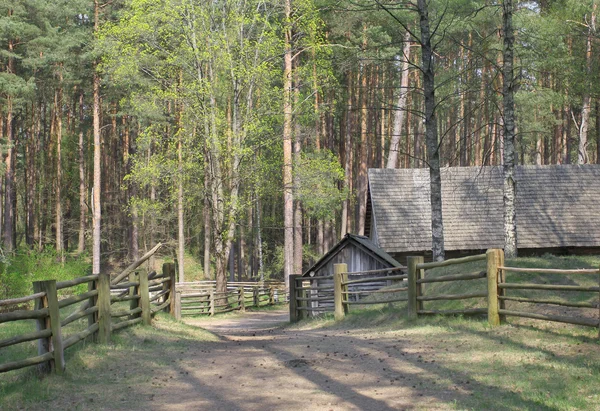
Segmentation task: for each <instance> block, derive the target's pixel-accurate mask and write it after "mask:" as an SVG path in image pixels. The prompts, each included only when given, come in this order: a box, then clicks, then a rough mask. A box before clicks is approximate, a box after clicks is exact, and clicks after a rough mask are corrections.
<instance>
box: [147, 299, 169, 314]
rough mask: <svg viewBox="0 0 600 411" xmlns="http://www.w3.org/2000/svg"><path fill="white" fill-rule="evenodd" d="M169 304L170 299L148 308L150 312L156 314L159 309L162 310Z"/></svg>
mask: <svg viewBox="0 0 600 411" xmlns="http://www.w3.org/2000/svg"><path fill="white" fill-rule="evenodd" d="M170 304H171V301H169V300H167V301H163V303H162V304H159V305H157V306H155V307H151V308H150V313H151V314H156V313H157V312H159V311H160V310H164V309H165V308H167V307H169V305H170Z"/></svg>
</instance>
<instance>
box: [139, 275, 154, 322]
mask: <svg viewBox="0 0 600 411" xmlns="http://www.w3.org/2000/svg"><path fill="white" fill-rule="evenodd" d="M139 280H140V288H139V290H140V300H139V302H140V305H139V307H140V308H141V309H142V322H143V324H144V325H150V324H152V313H151V312H150V292H149V291H148V271H147V270H140V271H139Z"/></svg>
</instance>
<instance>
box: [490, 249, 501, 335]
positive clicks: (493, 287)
mask: <svg viewBox="0 0 600 411" xmlns="http://www.w3.org/2000/svg"><path fill="white" fill-rule="evenodd" d="M499 251H500V252H502V250H497V249H491V250H488V251H487V253H486V256H487V289H488V292H487V294H488V295H487V297H488V301H487V304H488V324H489V325H490V326H492V327H494V326H497V325H500V315H499V313H498V309H499V306H498V265H499V263H500V261H499V256H498V252H499Z"/></svg>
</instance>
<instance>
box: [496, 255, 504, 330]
mask: <svg viewBox="0 0 600 411" xmlns="http://www.w3.org/2000/svg"><path fill="white" fill-rule="evenodd" d="M496 253H497V257H496V258H497V261H498V266H499V267H504V250H503V249H501V248H500V249H497V250H496ZM498 282H499V283H505V282H506V271H504V270H499V271H498ZM505 293H506V291H505V290H504V288H499V289H498V297H504V295H505ZM498 307H499V308H500V309H501V310H504V309H506V301H504V300H499V301H498ZM504 322H506V315H504V314H500V323H504Z"/></svg>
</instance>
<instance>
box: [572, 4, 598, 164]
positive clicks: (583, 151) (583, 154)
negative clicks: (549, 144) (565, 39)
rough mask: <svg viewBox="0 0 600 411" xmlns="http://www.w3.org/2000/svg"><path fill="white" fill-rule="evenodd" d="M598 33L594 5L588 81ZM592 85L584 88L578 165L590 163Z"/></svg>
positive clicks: (587, 59)
mask: <svg viewBox="0 0 600 411" xmlns="http://www.w3.org/2000/svg"><path fill="white" fill-rule="evenodd" d="M595 32H596V4H595V3H594V5H593V10H592V17H591V19H590V22H589V24H588V35H587V42H586V52H585V59H586V74H587V75H586V81H589V79H591V75H592V41H593V37H594V35H595ZM590 89H591V83H590V84H588V87H585V88H584V90H585V91H584V95H583V104H582V106H581V125H580V126H579V146H578V148H577V164H587V163H589V155H588V152H587V146H588V129H589V122H590V111H591V96H590Z"/></svg>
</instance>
